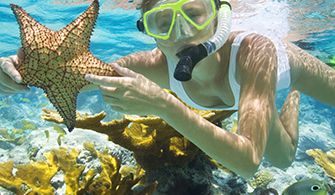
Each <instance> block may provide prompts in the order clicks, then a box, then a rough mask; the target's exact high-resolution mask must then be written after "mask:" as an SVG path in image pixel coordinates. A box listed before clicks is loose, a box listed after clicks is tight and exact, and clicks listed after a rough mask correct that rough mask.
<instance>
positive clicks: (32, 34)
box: [10, 4, 54, 50]
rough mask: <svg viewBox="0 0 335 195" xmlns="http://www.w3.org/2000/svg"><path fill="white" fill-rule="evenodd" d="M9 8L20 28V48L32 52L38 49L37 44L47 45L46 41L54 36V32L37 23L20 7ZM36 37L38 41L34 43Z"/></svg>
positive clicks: (13, 5) (12, 6)
mask: <svg viewBox="0 0 335 195" xmlns="http://www.w3.org/2000/svg"><path fill="white" fill-rule="evenodd" d="M10 6H11V9H12V10H13V13H14V15H15V17H16V19H17V22H18V24H19V27H20V37H21V43H22V47H23V48H29V49H30V50H34V49H37V48H39V47H40V45H39V44H43V43H45V44H47V43H48V41H47V40H49V37H50V36H53V35H54V32H53V31H52V30H50V29H48V28H46V27H45V26H43V25H42V24H40V23H39V22H37V21H36V20H35V19H34V18H32V17H31V16H30V15H29V14H28V13H27V12H26V11H25V10H23V9H22V8H21V7H20V6H18V5H15V4H11V5H10ZM37 37H38V38H39V39H38V41H36V38H37Z"/></svg>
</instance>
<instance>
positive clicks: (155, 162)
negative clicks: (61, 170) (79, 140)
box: [42, 108, 235, 169]
mask: <svg viewBox="0 0 335 195" xmlns="http://www.w3.org/2000/svg"><path fill="white" fill-rule="evenodd" d="M191 109H192V108H191ZM192 110H194V111H195V112H196V113H198V114H199V115H200V116H202V117H203V118H205V119H207V120H209V121H211V122H216V121H220V120H222V119H224V118H227V117H229V116H230V115H231V114H233V113H234V112H235V111H203V110H197V109H192ZM43 111H44V113H43V115H42V118H44V119H45V120H48V121H53V122H56V123H62V122H63V120H62V118H61V117H60V116H59V115H58V114H57V112H55V111H50V110H46V109H44V110H43ZM105 116H106V114H105V113H99V114H96V115H93V116H89V115H87V114H84V115H82V114H77V119H76V120H77V121H76V127H78V128H83V129H91V130H94V131H96V132H99V133H104V134H107V135H108V137H109V140H111V141H113V142H114V143H116V144H119V145H121V146H123V147H124V148H127V149H129V150H130V151H132V152H134V156H135V158H136V160H137V162H138V163H139V164H140V165H141V166H142V167H143V168H144V169H148V168H149V169H152V168H155V167H161V166H162V164H164V165H177V164H178V165H182V164H185V163H188V162H190V161H192V160H193V159H194V157H195V156H196V155H197V154H199V152H201V151H200V150H199V149H198V148H197V147H196V146H195V145H194V144H192V143H191V142H190V141H188V140H187V139H185V138H184V137H183V136H182V135H181V134H179V133H178V132H177V131H176V130H174V129H173V128H172V127H171V126H169V125H168V124H167V123H166V122H165V121H164V120H162V119H161V118H159V117H157V116H152V115H151V116H144V117H141V116H136V115H125V116H124V118H123V119H122V120H112V121H110V122H101V120H102V119H103V118H104V117H105Z"/></svg>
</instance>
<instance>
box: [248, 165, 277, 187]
mask: <svg viewBox="0 0 335 195" xmlns="http://www.w3.org/2000/svg"><path fill="white" fill-rule="evenodd" d="M272 180H273V175H272V174H271V172H270V171H267V170H261V171H259V172H257V173H256V174H255V175H254V177H253V178H252V179H251V180H250V181H249V184H250V186H251V187H253V188H254V189H256V188H265V187H266V186H267V185H268V184H269V183H270V182H271V181H272Z"/></svg>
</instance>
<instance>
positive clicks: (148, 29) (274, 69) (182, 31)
mask: <svg viewBox="0 0 335 195" xmlns="http://www.w3.org/2000/svg"><path fill="white" fill-rule="evenodd" d="M141 13H142V18H141V19H140V20H139V21H138V23H137V24H138V28H139V30H141V31H143V32H144V33H146V34H147V35H149V36H151V37H153V38H155V41H156V43H157V48H155V49H153V50H152V51H144V52H139V53H135V54H131V55H128V56H125V57H123V58H121V59H119V60H117V61H116V62H114V63H111V66H113V67H114V68H115V70H116V71H117V72H118V73H119V74H120V75H122V77H105V76H97V75H87V76H86V79H87V80H88V81H91V82H92V83H93V84H95V86H99V88H100V90H101V91H102V93H103V96H104V100H105V102H106V103H108V104H110V105H111V106H112V108H113V109H114V110H115V111H119V112H123V113H127V114H138V115H146V114H155V115H158V116H160V117H161V118H163V119H164V120H165V121H166V122H167V123H168V124H169V125H171V126H172V127H174V128H175V129H176V130H177V131H178V132H179V133H181V134H182V135H184V136H185V137H186V138H188V139H189V140H190V141H192V142H193V143H194V144H195V145H197V146H198V147H199V148H200V149H201V150H203V151H204V152H205V153H206V154H208V155H209V156H210V157H212V158H214V159H216V160H217V161H218V162H220V163H221V164H222V165H224V166H225V167H227V168H229V169H230V170H232V171H234V172H236V173H237V174H239V175H241V176H243V177H251V176H252V175H253V174H254V173H255V172H256V170H257V168H258V166H259V164H260V162H261V160H262V158H263V156H264V157H266V158H267V159H268V160H269V161H270V162H271V163H272V164H273V165H274V166H277V167H279V168H285V167H288V166H290V164H291V163H292V161H293V160H294V157H295V152H296V149H297V142H298V114H299V113H298V112H299V99H300V95H299V91H301V92H303V93H306V94H307V95H310V96H312V97H314V98H315V99H318V100H320V101H322V102H324V103H326V104H329V105H331V106H335V70H334V69H332V68H330V67H328V66H327V65H326V64H324V63H323V62H321V61H319V60H318V59H316V58H315V57H313V56H311V55H309V54H308V53H306V52H304V51H303V50H301V49H300V48H298V47H296V46H294V45H293V44H291V43H288V42H284V41H283V42H280V43H278V42H273V41H271V40H270V39H269V38H267V37H265V36H262V35H259V34H257V33H251V32H230V20H231V7H230V4H229V2H226V1H219V0H144V1H143V3H142V7H141ZM18 61H20V52H19V53H18V56H10V57H8V58H1V59H0V65H1V70H2V71H0V80H1V82H0V93H2V94H11V93H15V92H20V91H22V90H24V89H28V88H27V87H26V86H23V85H21V84H19V83H20V82H21V80H22V78H21V76H20V75H19V73H18V72H17V70H16V69H15V66H16V64H17V63H18ZM288 87H290V88H291V91H290V93H289V94H288V96H287V98H286V100H285V103H284V105H283V108H282V109H281V112H280V114H278V112H277V108H276V105H275V97H276V91H277V90H278V89H282V88H288ZM163 88H169V89H171V90H173V91H174V92H176V94H177V95H178V96H179V97H180V98H181V99H182V100H183V101H185V102H186V103H187V104H189V105H190V106H192V107H195V108H199V109H211V110H238V134H233V133H230V132H229V131H224V130H222V128H220V127H218V126H216V125H214V124H212V123H210V122H208V121H207V120H205V119H203V118H201V117H200V116H199V115H197V114H196V113H194V112H193V111H192V110H191V109H189V108H188V107H186V106H185V105H184V104H183V103H182V102H180V101H179V100H178V99H177V98H175V97H174V96H173V95H171V94H168V93H167V92H166V91H164V90H163Z"/></svg>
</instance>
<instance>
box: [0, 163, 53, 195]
mask: <svg viewBox="0 0 335 195" xmlns="http://www.w3.org/2000/svg"><path fill="white" fill-rule="evenodd" d="M14 168H15V169H17V171H16V173H15V175H13V173H12V172H13V169H14ZM0 170H1V172H0V185H1V186H3V187H4V188H7V189H8V190H11V191H13V190H14V192H15V193H16V194H26V193H27V192H31V193H32V194H34V193H39V194H53V192H54V190H53V188H52V186H51V185H50V180H51V178H52V177H53V176H54V175H55V174H56V173H57V170H58V168H57V167H55V166H53V165H51V164H48V163H46V162H33V163H31V164H26V165H14V163H13V162H12V161H10V162H5V163H1V164H0Z"/></svg>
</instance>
